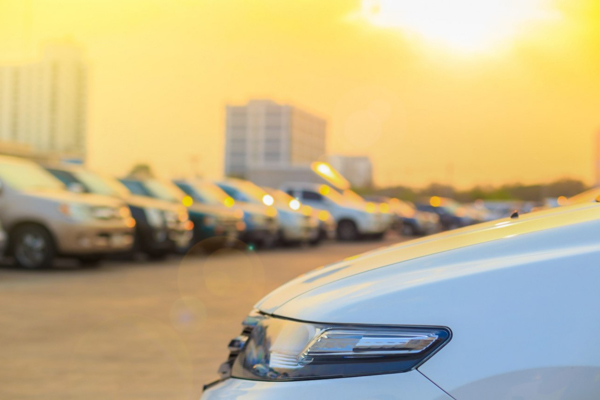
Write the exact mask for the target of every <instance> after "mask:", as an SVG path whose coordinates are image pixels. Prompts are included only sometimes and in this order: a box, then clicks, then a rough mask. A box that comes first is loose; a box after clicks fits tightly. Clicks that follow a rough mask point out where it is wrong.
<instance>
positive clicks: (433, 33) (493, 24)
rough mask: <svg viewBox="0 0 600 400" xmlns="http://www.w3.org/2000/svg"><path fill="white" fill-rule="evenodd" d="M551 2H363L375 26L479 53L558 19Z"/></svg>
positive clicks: (505, 0) (403, 0) (540, 0)
mask: <svg viewBox="0 0 600 400" xmlns="http://www.w3.org/2000/svg"><path fill="white" fill-rule="evenodd" d="M548 3H549V0H453V1H446V0H418V1H414V0H363V2H362V10H361V16H362V17H363V18H365V19H366V20H367V21H369V22H370V23H371V24H373V25H376V26H380V27H387V28H400V29H402V30H404V31H406V32H407V33H410V34H415V35H418V36H420V37H422V38H423V39H426V40H427V41H430V42H434V43H441V44H444V45H446V46H449V47H452V48H455V49H458V50H464V51H479V50H483V49H486V48H489V47H490V46H492V45H494V44H497V43H499V42H502V41H506V40H509V39H512V38H515V37H516V36H518V35H519V34H521V33H522V32H524V31H525V30H526V29H528V28H530V26H531V25H532V23H534V22H540V21H545V20H549V19H555V17H556V13H555V12H553V10H552V9H551V7H550V5H549V4H548Z"/></svg>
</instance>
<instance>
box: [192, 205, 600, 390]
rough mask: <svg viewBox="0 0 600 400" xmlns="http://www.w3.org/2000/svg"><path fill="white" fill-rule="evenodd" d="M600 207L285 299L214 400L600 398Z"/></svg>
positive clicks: (268, 305) (472, 237)
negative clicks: (599, 306) (599, 310)
mask: <svg viewBox="0 0 600 400" xmlns="http://www.w3.org/2000/svg"><path fill="white" fill-rule="evenodd" d="M599 235H600V205H598V204H593V203H589V204H582V205H576V206H568V207H563V208H559V209H553V210H548V211H542V212H539V213H534V214H528V215H523V216H518V217H515V218H511V219H504V220H498V221H493V222H489V223H484V224H480V225H477V226H474V227H468V228H463V229H459V230H455V231H451V232H446V233H443V234H438V235H435V236H430V237H426V238H422V239H419V240H415V241H410V242H404V243H401V244H398V245H395V246H393V247H389V248H386V249H383V250H379V251H374V252H370V253H366V254H364V255H362V256H361V257H358V258H352V259H347V260H345V261H342V262H340V263H337V264H333V265H330V266H328V267H325V268H321V269H318V270H315V271H313V272H310V273H308V274H306V275H303V276H300V277H299V278H296V279H295V280H293V281H291V282H289V283H288V284H286V285H284V286H282V287H280V288H279V289H277V290H275V291H274V292H272V293H271V294H269V295H268V296H266V297H265V298H264V299H262V300H261V301H260V302H259V303H258V304H257V305H256V309H257V311H255V312H253V313H252V314H251V315H250V316H249V317H248V318H247V319H246V321H245V322H244V330H243V332H242V334H241V335H240V336H239V337H238V338H236V339H234V340H233V341H232V342H231V343H230V351H231V355H230V358H229V360H228V362H225V363H224V364H223V365H222V366H221V369H220V371H221V374H222V376H221V377H222V379H221V380H220V381H218V382H217V383H214V384H213V385H208V387H207V389H206V391H205V393H204V395H203V397H202V400H215V399H227V400H250V399H261V400H276V399H277V400H279V399H286V400H300V399H328V400H329V399H331V400H335V399H345V400H369V399H399V400H400V399H410V400H434V399H435V400H442V399H449V400H451V399H456V400H500V399H506V400H514V399H526V400H538V399H540V400H541V399H567V400H583V399H598V398H600V379H598V377H599V376H600V338H597V337H596V334H597V333H598V332H600V318H598V311H597V310H596V305H597V304H600V290H599V289H598V287H599V284H600V238H599Z"/></svg>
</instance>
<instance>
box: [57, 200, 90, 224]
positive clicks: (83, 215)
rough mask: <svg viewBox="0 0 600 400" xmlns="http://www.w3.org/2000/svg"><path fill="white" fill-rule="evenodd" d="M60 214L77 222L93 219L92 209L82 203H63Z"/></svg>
mask: <svg viewBox="0 0 600 400" xmlns="http://www.w3.org/2000/svg"><path fill="white" fill-rule="evenodd" d="M59 210H60V212H61V213H62V214H63V215H65V216H67V217H69V218H71V219H74V220H76V221H84V220H86V219H91V218H92V208H91V207H90V206H89V205H87V204H81V203H62V204H61V205H60V206H59Z"/></svg>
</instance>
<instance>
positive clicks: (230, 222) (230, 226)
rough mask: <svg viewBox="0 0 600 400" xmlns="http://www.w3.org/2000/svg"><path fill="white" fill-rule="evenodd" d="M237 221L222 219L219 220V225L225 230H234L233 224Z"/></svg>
mask: <svg viewBox="0 0 600 400" xmlns="http://www.w3.org/2000/svg"><path fill="white" fill-rule="evenodd" d="M237 221H238V220H237V219H235V218H222V219H220V220H219V223H220V225H221V226H222V227H223V228H225V230H230V229H236V227H235V224H236V223H237Z"/></svg>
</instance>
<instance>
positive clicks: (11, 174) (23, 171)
mask: <svg viewBox="0 0 600 400" xmlns="http://www.w3.org/2000/svg"><path fill="white" fill-rule="evenodd" d="M0 179H2V181H4V183H5V184H7V185H8V186H11V187H13V188H15V189H18V190H65V185H64V184H63V183H62V182H61V181H60V180H59V179H57V178H56V177H54V175H52V174H51V173H50V172H48V171H46V170H45V169H44V168H42V167H40V166H39V165H37V164H35V163H32V162H31V163H30V162H11V161H8V162H0Z"/></svg>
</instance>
